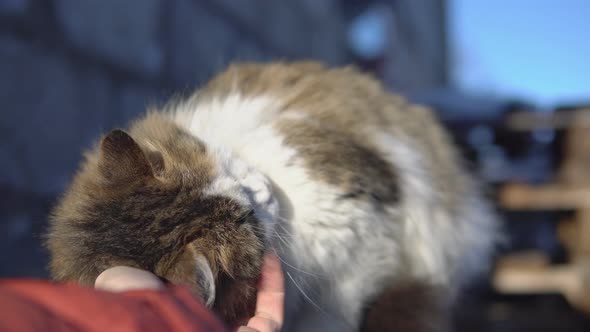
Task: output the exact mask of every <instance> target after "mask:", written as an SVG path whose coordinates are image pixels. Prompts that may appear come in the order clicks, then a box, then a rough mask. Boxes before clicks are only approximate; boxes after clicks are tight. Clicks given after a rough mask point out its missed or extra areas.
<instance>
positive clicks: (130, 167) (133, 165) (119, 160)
mask: <svg viewBox="0 0 590 332" xmlns="http://www.w3.org/2000/svg"><path fill="white" fill-rule="evenodd" d="M98 166H99V168H100V171H101V173H102V174H103V176H104V177H105V178H106V179H107V180H109V181H110V182H115V183H121V182H130V181H134V180H137V179H140V178H145V177H150V176H154V173H153V170H152V167H151V166H150V163H149V161H148V159H147V157H146V155H145V154H144V153H143V151H142V150H141V148H140V147H139V145H137V143H136V142H135V141H134V140H133V138H131V136H129V134H127V133H126V132H124V131H122V130H119V129H115V130H112V131H111V132H110V133H108V134H107V135H106V136H105V137H104V138H103V139H102V142H101V144H100V152H99V164H98Z"/></svg>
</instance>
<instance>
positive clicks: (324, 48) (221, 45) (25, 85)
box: [0, 0, 590, 331]
mask: <svg viewBox="0 0 590 332" xmlns="http://www.w3.org/2000/svg"><path fill="white" fill-rule="evenodd" d="M589 17H590V2H588V1H586V0H568V1H550V0H519V1H511V0H501V1H500V0H498V1H485V0H479V1H478V0H448V1H443V0H381V1H377V0H373V1H370V0H366V1H362V0H291V1H276V0H252V1H232V0H125V1H121V0H86V1H79V0H45V1H33V0H0V110H1V116H0V277H22V276H32V277H46V276H47V272H46V270H45V265H46V261H47V256H46V253H45V252H44V251H43V249H42V248H41V245H40V243H41V235H42V233H43V230H44V228H45V227H46V220H47V213H48V211H49V209H50V208H51V206H52V204H53V203H54V202H55V199H56V197H57V195H59V193H60V192H62V191H63V190H64V187H65V185H66V184H67V183H68V180H69V179H70V178H71V176H72V174H73V172H74V170H75V169H76V166H77V164H78V162H79V160H80V158H81V152H82V151H83V150H84V149H85V148H87V147H89V146H90V144H91V143H92V142H93V141H95V140H96V139H97V138H98V137H99V136H100V135H101V134H102V133H104V132H105V131H107V130H109V129H111V128H113V127H121V126H125V124H126V123H127V122H128V121H129V120H130V119H132V118H134V117H136V116H137V115H139V114H140V113H141V112H143V111H144V109H145V107H146V105H149V104H154V103H155V104H157V103H161V102H162V101H164V100H165V99H166V98H167V97H169V96H170V95H172V94H173V93H178V92H188V91H191V90H192V89H194V88H195V87H198V86H199V85H200V84H203V83H204V82H205V81H206V80H207V79H208V78H210V77H211V76H212V75H213V74H214V73H215V72H217V71H219V70H221V69H223V68H224V66H225V65H227V64H228V63H230V62H232V61H238V60H252V61H269V60H293V59H317V60H320V61H323V62H325V63H327V64H329V65H343V64H355V65H357V66H359V67H360V68H362V69H363V70H365V71H367V72H370V73H372V74H373V75H375V76H376V77H378V78H379V79H381V80H382V81H383V82H384V84H385V85H386V86H387V88H388V89H390V90H391V91H394V92H398V93H401V94H404V95H405V96H407V97H408V98H409V99H412V100H414V101H416V102H420V103H423V104H427V105H430V106H432V107H433V108H434V109H435V110H436V112H437V114H438V115H439V117H440V118H441V120H442V121H443V122H444V124H445V125H446V126H447V127H448V128H449V129H450V130H451V132H452V134H453V137H454V138H455V140H456V142H457V143H458V144H459V146H460V147H461V150H462V151H463V152H464V154H465V158H466V159H467V160H468V161H469V165H470V167H471V168H472V169H473V171H474V172H477V173H478V174H479V176H480V177H481V178H482V179H484V181H485V182H487V183H488V184H489V187H490V197H491V198H492V199H493V200H494V202H496V205H497V208H498V211H499V213H500V214H501V216H502V217H503V220H504V221H503V223H504V226H505V229H506V230H507V241H506V242H505V243H504V244H503V245H502V246H501V247H500V248H498V254H497V258H496V264H495V268H494V271H493V273H491V274H490V275H488V276H485V277H483V278H482V279H481V280H480V281H478V282H476V283H474V285H472V286H471V287H470V288H469V289H468V290H467V292H466V294H465V296H464V297H463V298H461V299H460V300H459V301H458V305H457V308H456V310H455V330H456V331H474V330H476V331H590V315H589V314H590V269H589V268H588V265H590V264H588V261H590V137H589V132H590V111H588V108H587V106H590V65H589V64H588V60H587V59H588V56H589V55H590V40H589V38H590V37H589V35H588V33H589V32H590V20H589V19H588V18H589Z"/></svg>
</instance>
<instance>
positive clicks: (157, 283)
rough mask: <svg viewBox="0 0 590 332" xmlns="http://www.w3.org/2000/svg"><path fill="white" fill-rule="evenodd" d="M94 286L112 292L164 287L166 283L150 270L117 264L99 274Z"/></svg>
mask: <svg viewBox="0 0 590 332" xmlns="http://www.w3.org/2000/svg"><path fill="white" fill-rule="evenodd" d="M94 287H95V288H97V289H103V290H108V291H112V292H124V291H129V290H138V289H160V288H163V287H164V284H163V283H162V281H161V280H160V279H159V278H158V277H156V276H155V275H154V274H152V273H150V272H148V271H145V270H141V269H137V268H133V267H128V266H115V267H112V268H109V269H107V270H105V271H104V272H102V273H101V274H100V275H98V277H97V278H96V281H95V282H94Z"/></svg>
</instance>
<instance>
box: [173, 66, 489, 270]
mask: <svg viewBox="0 0 590 332" xmlns="http://www.w3.org/2000/svg"><path fill="white" fill-rule="evenodd" d="M188 105H191V103H190V102H189V103H188ZM192 109H195V110H196V112H195V113H194V115H191V116H192V117H191V118H190V121H191V123H192V126H193V127H192V131H193V132H195V133H196V134H197V135H200V137H201V138H203V137H205V141H210V142H212V143H214V144H215V143H220V144H221V145H223V146H226V147H230V148H231V149H232V151H233V152H234V153H237V154H238V155H240V157H242V158H243V159H244V160H246V161H247V162H249V163H250V164H252V165H254V166H255V167H258V168H259V169H261V170H262V171H263V172H264V173H265V174H267V175H268V176H269V177H270V178H271V179H272V180H273V181H275V182H277V184H279V186H280V187H281V189H283V190H285V191H287V194H288V195H287V196H289V198H290V199H291V200H292V201H293V204H294V205H296V206H306V205H307V206H310V205H312V206H313V205H318V204H320V202H322V200H323V199H325V197H337V198H338V199H339V203H338V204H336V203H334V204H333V205H331V206H330V207H329V209H331V210H337V209H336V206H338V207H340V206H342V204H341V203H342V202H344V203H346V204H348V205H351V206H352V205H357V206H358V205H359V204H360V205H362V206H373V207H375V208H377V209H378V210H379V209H380V211H384V210H388V209H389V210H391V209H394V210H395V211H396V213H398V214H399V213H400V211H401V214H402V215H403V216H404V217H403V218H401V219H404V220H403V221H401V223H402V224H403V226H404V232H405V234H404V237H407V238H412V239H413V240H414V241H413V244H412V245H411V246H410V247H409V248H407V250H408V251H409V252H411V253H410V255H417V256H419V257H415V259H414V258H413V260H414V261H416V262H422V263H421V264H418V265H422V266H420V267H417V269H418V270H420V272H419V273H420V274H426V275H429V274H437V273H438V274H440V275H446V276H447V277H449V276H450V274H452V273H451V272H450V271H449V270H453V269H454V268H452V267H449V266H452V265H454V261H455V260H456V259H458V257H457V256H462V254H461V255H457V254H456V253H458V252H463V251H464V249H466V248H472V249H474V250H472V251H473V252H474V255H473V257H474V258H473V260H478V259H479V258H481V256H480V253H482V252H486V251H487V250H488V248H489V246H490V245H491V240H490V239H491V236H490V235H491V234H493V231H491V229H492V228H493V226H491V225H492V224H493V222H492V217H491V216H490V213H489V208H488V207H487V205H486V204H485V203H484V200H483V199H481V195H480V194H479V190H478V188H477V187H476V184H475V182H474V181H473V178H472V177H471V176H470V175H469V174H468V173H467V171H466V169H465V168H464V167H463V165H462V163H461V159H460V157H459V155H458V153H457V150H456V149H455V147H454V145H453V143H452V141H451V139H450V137H449V135H448V134H447V133H446V131H445V130H444V129H443V128H442V127H441V125H440V124H439V123H438V121H437V120H436V119H435V117H434V116H433V114H432V112H431V111H430V110H429V109H427V108H425V107H421V106H416V105H412V104H410V103H408V102H407V101H406V100H405V99H404V98H402V97H400V96H396V95H393V94H391V93H389V92H387V91H386V90H385V89H384V87H383V86H382V85H381V84H380V83H379V82H378V81H377V80H375V79H373V78H372V77H370V76H369V75H366V74H363V73H360V72H359V71H358V70H356V69H354V68H352V67H344V68H325V67H323V66H322V65H320V64H318V63H314V62H297V63H288V64H285V63H273V64H238V65H233V66H230V67H229V68H228V69H227V70H226V71H224V72H223V73H221V74H219V75H218V76H216V77H215V78H214V79H213V80H212V81H210V82H209V83H208V84H207V85H206V86H205V87H204V88H203V89H202V90H200V92H199V93H198V94H196V95H195V97H194V102H193V107H192ZM191 114H192V113H191ZM186 118H187V117H186V116H185V117H184V118H183V119H186ZM181 122H182V121H181ZM185 122H186V121H185ZM319 192H324V193H325V194H324V195H320V196H321V197H320V196H318V195H319V194H317V193H319ZM325 204H326V205H329V203H327V202H326V203H325ZM346 204H345V205H346ZM307 210H309V208H307ZM299 212H300V216H301V214H304V215H305V213H301V211H299ZM309 212H310V213H309V218H312V219H314V220H315V219H317V218H321V215H318V214H317V211H309ZM340 212H342V211H340ZM314 213H315V214H314ZM305 217H308V215H305ZM312 221H313V220H312ZM312 221H306V222H307V223H310V222H312ZM453 227H454V229H453ZM457 247H462V248H461V249H457ZM453 250H454V251H455V252H456V253H450V251H453ZM465 265H466V266H467V265H470V264H467V263H466V264H465Z"/></svg>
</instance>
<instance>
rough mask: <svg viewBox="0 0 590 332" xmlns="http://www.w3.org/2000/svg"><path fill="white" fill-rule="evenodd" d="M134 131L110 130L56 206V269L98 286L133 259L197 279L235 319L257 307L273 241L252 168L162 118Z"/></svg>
mask: <svg viewBox="0 0 590 332" xmlns="http://www.w3.org/2000/svg"><path fill="white" fill-rule="evenodd" d="M131 133H132V135H133V136H134V137H136V139H134V138H133V137H132V136H131V135H129V134H127V133H126V132H124V131H121V130H113V131H111V132H110V133H109V134H107V135H106V136H105V137H103V138H102V140H101V142H100V144H99V146H98V147H97V148H96V149H95V150H93V151H92V152H90V153H89V154H88V155H87V156H86V161H85V163H84V164H83V165H82V168H81V170H80V171H79V172H78V174H77V175H76V176H75V178H74V181H73V183H72V185H71V186H70V188H69V190H68V191H67V192H66V194H65V195H64V197H63V198H62V199H61V201H60V202H59V204H58V206H57V207H56V209H55V210H54V213H53V215H52V218H51V227H50V231H49V234H48V240H47V246H48V248H49V250H50V253H51V262H50V270H51V273H52V275H53V277H54V278H55V279H56V280H59V281H76V282H80V283H82V284H87V285H91V284H93V283H94V280H95V279H96V277H97V276H98V274H99V273H101V272H102V271H104V270H105V269H107V268H109V267H112V266H115V265H126V266H133V267H138V268H142V269H145V270H148V271H151V272H153V273H155V274H156V275H158V276H160V277H162V278H164V279H166V280H168V281H170V282H172V283H175V284H184V285H188V286H189V287H191V288H192V289H193V290H194V291H195V292H198V293H200V294H201V296H203V298H204V299H205V301H206V302H208V304H209V305H212V306H213V307H214V308H215V309H216V310H217V311H218V312H219V313H220V315H221V316H222V317H223V318H224V319H225V320H226V321H231V320H233V319H235V318H236V317H237V316H238V315H242V314H246V313H249V312H251V310H252V309H253V307H252V306H253V304H254V300H255V283H256V281H257V278H258V276H259V273H260V268H261V262H262V255H263V251H264V246H265V243H264V234H263V233H264V231H263V229H264V225H263V223H262V222H261V219H264V217H262V218H261V217H260V216H261V215H264V213H262V212H261V213H256V210H257V208H256V202H255V199H253V198H252V195H253V192H252V190H250V189H248V186H247V185H244V184H243V183H242V182H244V181H245V182H247V181H246V180H247V178H248V177H249V176H250V177H251V175H252V174H250V173H251V172H250V171H249V170H248V169H247V167H246V168H244V167H245V166H243V165H237V166H236V165H234V164H232V163H231V162H229V163H228V161H227V158H225V159H224V158H222V156H220V152H219V151H212V150H210V149H209V148H208V147H207V146H205V145H204V144H203V143H202V142H200V141H199V140H198V139H196V138H195V137H193V136H192V135H190V134H188V133H186V132H184V131H183V130H181V129H180V128H179V127H177V126H175V125H173V124H172V123H170V122H166V121H164V120H162V119H158V118H157V117H156V116H152V118H149V117H148V119H147V120H144V121H143V122H140V123H138V124H137V125H135V126H134V127H133V128H132V129H131ZM220 158H221V159H220ZM220 160H222V161H223V160H225V162H220ZM236 167H237V169H236ZM240 172H241V173H240ZM257 176H258V175H257ZM250 181H251V179H250ZM259 187H260V186H259Z"/></svg>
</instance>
